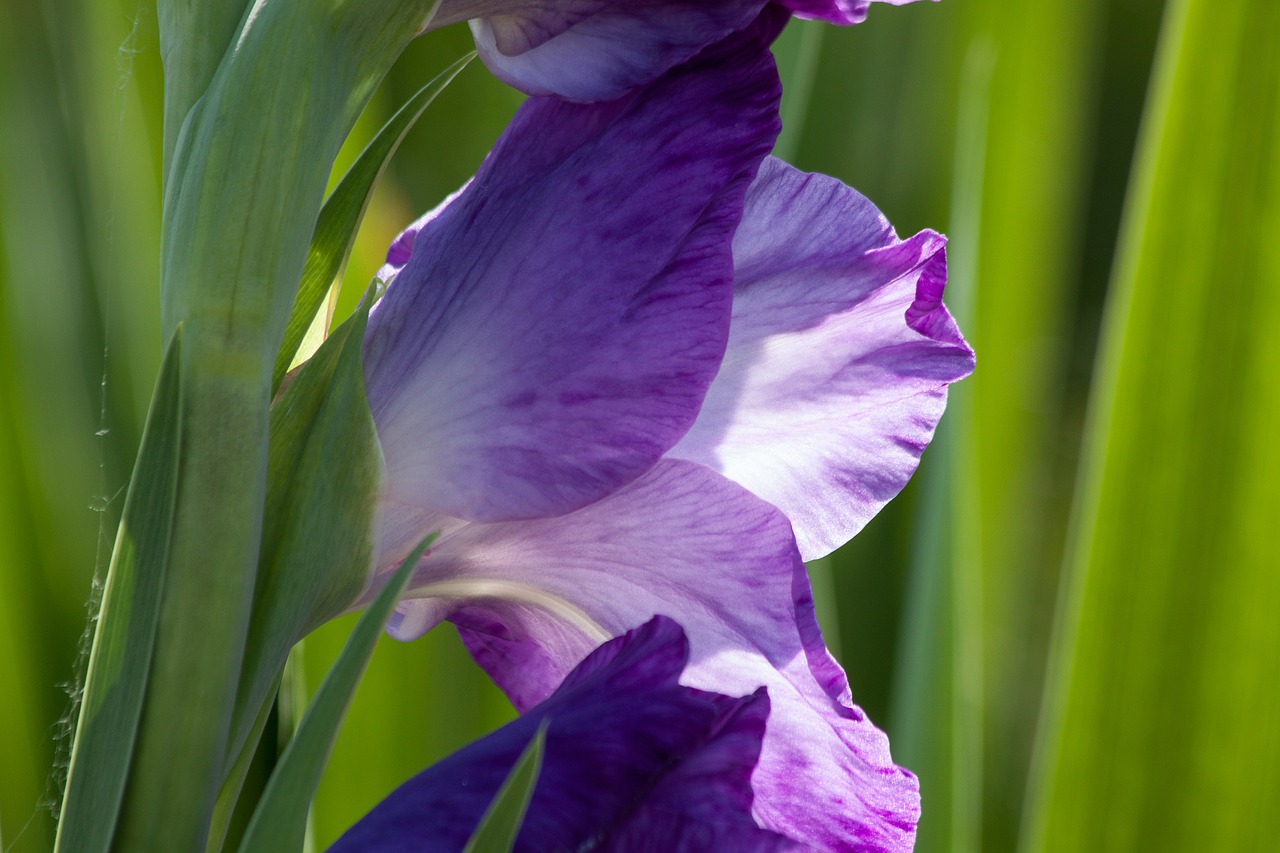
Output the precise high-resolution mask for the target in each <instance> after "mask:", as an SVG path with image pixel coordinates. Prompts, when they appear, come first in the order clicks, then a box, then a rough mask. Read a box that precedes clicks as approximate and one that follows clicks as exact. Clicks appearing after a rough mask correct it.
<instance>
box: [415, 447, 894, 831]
mask: <svg viewBox="0 0 1280 853" xmlns="http://www.w3.org/2000/svg"><path fill="white" fill-rule="evenodd" d="M410 594H411V595H413V596H421V597H422V598H421V599H419V600H413V601H408V602H405V603H404V604H402V605H401V612H400V619H399V621H398V622H397V624H396V625H395V626H394V627H393V633H394V634H395V635H397V636H400V637H402V638H408V637H410V636H414V635H416V634H418V633H421V632H422V631H425V630H426V629H428V628H429V627H431V625H432V624H434V623H435V622H437V621H439V620H440V619H442V618H449V619H451V620H452V621H454V622H455V623H456V624H457V625H458V626H459V628H460V630H461V633H462V636H463V639H464V641H465V642H466V644H467V645H468V647H469V648H470V650H471V652H472V654H473V655H474V656H475V658H476V660H477V661H478V662H479V663H480V665H481V666H482V667H484V669H485V670H486V671H488V672H489V674H490V675H491V676H492V677H493V679H494V680H495V681H496V682H497V683H498V685H499V686H500V687H502V688H503V690H504V691H506V692H507V694H508V696H510V697H511V699H512V701H513V702H514V703H515V704H516V706H517V708H521V709H523V708H529V707H531V706H533V705H534V704H536V703H537V702H539V701H541V700H542V699H544V698H545V697H546V696H547V695H549V694H550V693H551V691H552V690H553V689H554V688H555V686H556V685H557V684H558V683H559V682H560V680H561V679H562V678H563V677H564V676H565V674H566V673H568V672H569V670H570V669H571V668H572V667H573V666H574V665H575V664H576V663H577V662H578V661H580V660H581V659H582V658H583V657H584V656H585V655H586V654H587V653H588V652H589V651H590V650H591V649H592V648H593V647H594V646H595V645H597V644H598V643H599V642H601V641H602V640H603V639H605V638H607V637H611V636H616V635H618V634H621V633H623V632H624V631H626V630H627V629H629V628H630V627H632V626H634V625H636V624H638V623H640V622H642V621H644V620H646V619H648V618H650V617H651V616H653V615H654V614H663V615H666V616H669V617H671V618H673V619H675V620H676V621H677V622H679V623H680V624H681V625H682V626H684V628H685V631H686V632H687V634H688V636H689V642H690V646H691V650H692V657H691V660H690V664H689V667H688V668H687V669H686V671H685V675H684V678H683V679H682V683H684V684H687V685H689V686H691V687H697V688H699V689H702V690H712V691H716V692H723V693H728V694H734V695H736V694H742V693H746V692H750V691H752V690H754V689H756V688H758V687H760V686H764V687H766V688H767V689H768V691H769V697H770V702H771V704H772V708H773V711H772V713H771V714H770V717H769V723H768V730H767V734H766V736H765V741H764V748H763V751H762V754H761V757H760V761H759V764H758V766H757V769H756V771H755V773H754V775H753V776H752V787H753V788H754V789H755V792H756V800H755V807H754V814H755V816H756V818H757V819H758V820H759V821H760V823H761V825H763V826H765V827H766V828H768V829H772V830H774V831H776V832H780V833H782V834H783V835H786V836H788V837H791V838H794V839H797V840H799V841H802V842H804V843H806V844H810V845H813V846H816V847H818V848H821V849H827V850H883V851H902V850H907V849H910V845H911V842H912V839H913V837H914V827H915V822H916V819H917V816H918V813H919V796H918V790H917V785H916V780H915V778H914V777H913V776H912V775H911V774H910V773H908V772H906V771H904V770H902V769H901V768H898V767H896V766H895V765H894V764H893V761H892V759H891V757H890V754H889V748H888V742H887V740H886V739H885V737H884V735H883V734H882V733H881V732H880V731H878V730H877V729H876V728H875V726H873V725H872V724H871V722H870V721H869V720H867V718H866V717H865V715H864V714H863V713H862V712H861V711H860V710H858V709H857V708H856V707H854V706H853V705H852V703H851V696H850V692H849V687H848V684H847V682H846V680H845V678H844V674H843V672H841V670H840V668H839V666H838V665H837V664H836V663H835V662H834V661H833V660H832V659H831V657H830V655H829V654H828V653H827V651H826V648H825V646H824V645H823V642H822V638H821V634H820V632H819V630H818V626H817V622H816V621H815V619H814V614H813V601H812V597H811V595H810V592H809V586H808V579H807V577H806V575H805V569H804V564H803V563H802V562H801V560H800V556H799V554H798V552H797V551H796V546H795V540H794V538H793V537H792V535H791V529H790V526H789V524H788V522H787V519H786V518H785V517H784V516H783V515H782V513H781V512H779V511H778V510H777V509H776V508H775V507H773V506H772V505H770V504H768V503H766V502H765V501H763V500H760V499H759V498H757V497H755V496H754V495H752V494H751V493H750V492H748V491H746V490H745V489H744V488H742V487H741V486H739V485H737V484H735V483H733V482H731V481H730V480H727V479H725V478H724V477H721V476H720V475H718V474H716V473H715V472H713V471H711V470H710V469H709V468H706V467H704V466H702V465H698V464H696V463H692V462H687V461H681V460H663V461H662V462H661V463H659V464H658V465H657V466H656V467H655V468H654V469H653V470H652V471H650V472H649V473H648V474H646V475H645V476H644V477H643V478H641V479H640V480H638V481H636V482H634V483H632V484H631V485H629V486H627V487H625V488H623V489H621V490H619V491H618V492H617V493H615V494H614V495H612V496H610V497H609V498H606V499H605V500H602V501H600V502H598V503H595V504H592V505H591V506H588V507H585V508H584V509H582V510H579V511H578V512H575V513H572V514H570V515H567V516H563V517H560V518H556V519H545V520H536V521H524V522H509V523H504V524H489V525H469V526H467V527H464V528H462V529H460V530H457V531H455V532H454V533H453V534H452V535H450V536H447V537H446V538H443V539H441V540H440V542H439V543H438V545H437V546H435V547H434V548H433V550H432V552H431V554H430V555H429V556H428V557H427V558H426V559H425V560H424V561H423V563H422V564H421V566H420V567H419V570H418V572H417V574H416V576H415V579H414V581H413V590H412V591H411V593H410Z"/></svg>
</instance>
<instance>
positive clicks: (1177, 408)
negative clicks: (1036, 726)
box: [1024, 0, 1280, 851]
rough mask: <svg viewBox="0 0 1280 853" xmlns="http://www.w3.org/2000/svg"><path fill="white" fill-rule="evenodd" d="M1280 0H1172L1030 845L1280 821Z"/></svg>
mask: <svg viewBox="0 0 1280 853" xmlns="http://www.w3.org/2000/svg"><path fill="white" fill-rule="evenodd" d="M1277 33H1280V7H1278V6H1277V5H1276V4H1275V3H1272V2H1270V0H1235V1H1234V2H1229V3H1221V2H1206V0H1183V2H1177V3H1174V4H1173V5H1171V6H1170V7H1169V9H1168V12H1167V20H1166V23H1165V27H1164V31H1163V34H1162V37H1161V38H1162V42H1161V47H1160V55H1159V61H1158V64H1157V66H1156V77H1155V81H1154V84H1153V89H1152V93H1151V98H1150V101H1149V103H1148V107H1147V112H1146V117H1145V120H1144V128H1143V135H1142V143H1141V146H1140V149H1139V158H1138V163H1137V167H1136V170H1135V177H1134V180H1133V183H1132V185H1131V190H1130V198H1129V205H1128V209H1127V211H1126V217H1125V221H1124V231H1123V241H1122V243H1121V250H1120V254H1119V260H1118V263H1117V267H1116V276H1115V280H1114V282H1113V286H1112V291H1111V294H1110V297H1109V302H1108V306H1107V315H1106V322H1105V326H1104V332H1103V341H1102V350H1101V354H1100V361H1099V364H1098V368H1097V374H1096V378H1095V381H1094V389H1093V392H1094V393H1093V398H1092V401H1091V407H1092V409H1091V416H1090V422H1089V427H1088V431H1087V433H1086V453H1085V455H1084V472H1083V479H1082V483H1081V489H1080V493H1079V496H1078V501H1079V502H1078V505H1077V516H1076V523H1075V527H1074V535H1073V538H1072V546H1073V548H1072V554H1071V559H1070V561H1069V563H1068V568H1069V571H1070V576H1069V581H1070V584H1069V587H1068V591H1067V594H1066V597H1065V599H1064V601H1063V611H1062V618H1061V621H1060V624H1059V626H1058V627H1059V631H1058V634H1057V637H1056V640H1057V644H1056V648H1055V655H1054V658H1053V665H1054V669H1053V678H1052V679H1051V681H1050V682H1049V686H1050V690H1049V692H1048V694H1047V702H1046V717H1045V721H1044V728H1043V731H1042V738H1041V741H1040V744H1039V746H1040V752H1039V762H1038V766H1037V773H1036V775H1035V776H1034V777H1033V787H1032V788H1031V794H1032V800H1031V802H1030V806H1031V809H1030V811H1029V818H1030V819H1029V821H1028V831H1027V833H1026V836H1025V838H1024V841H1025V845H1024V846H1025V849H1028V850H1036V851H1039V850H1049V851H1068V850H1071V851H1073V850H1085V849H1094V850H1096V849H1105V850H1136V849H1150V850H1164V851H1183V850H1185V851H1192V850H1205V849H1214V850H1232V851H1252V850H1257V851H1262V850H1270V849H1273V848H1274V846H1275V843H1276V842H1275V840H1276V838H1277V836H1278V835H1280V814H1278V813H1277V811H1276V809H1275V804H1276V803H1277V802H1280V737H1277V736H1276V734H1275V727H1274V725H1273V723H1272V721H1271V716H1272V713H1273V711H1274V709H1275V708H1277V707H1280V680H1278V679H1277V677H1276V674H1277V673H1278V672H1280V619H1277V618H1276V611H1275V603H1276V602H1277V601H1280V573H1277V571H1276V567H1277V566H1280V545H1277V539H1276V535H1275V521H1276V514H1275V513H1276V508H1277V507H1280V445H1278V444H1277V441H1276V436H1277V435H1280V403H1278V402H1277V399H1278V398H1277V395H1276V394H1275V393H1274V390H1273V389H1274V385H1275V377H1276V376H1277V375H1278V374H1280V345H1278V344H1277V338H1276V336H1275V335H1274V334H1273V333H1272V332H1271V330H1272V329H1274V328H1275V325H1276V324H1277V323H1280V287H1278V285H1280V252H1278V251H1277V248H1276V245H1277V244H1276V241H1275V239H1274V235H1275V234H1276V233H1280V232H1278V231H1277V229H1280V158H1278V156H1277V155H1278V154H1280V51H1277V50H1276V38H1275V37H1276V34H1277Z"/></svg>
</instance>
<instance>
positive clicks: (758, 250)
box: [669, 158, 973, 560]
mask: <svg viewBox="0 0 1280 853" xmlns="http://www.w3.org/2000/svg"><path fill="white" fill-rule="evenodd" d="M944 243H945V241H944V240H943V238H942V237H940V236H939V235H937V234H934V233H933V232H930V231H926V232H923V233H921V234H917V235H916V236H915V237H912V238H911V239H909V240H905V241H900V240H898V239H897V237H896V236H895V235H894V233H893V229H892V227H891V226H890V225H889V223H888V222H887V221H886V220H885V218H884V217H883V216H882V215H881V214H880V212H879V211H878V210H876V208H875V207H874V206H873V205H872V204H871V203H870V202H869V201H867V199H866V198H864V197H863V196H862V195H860V194H859V193H857V192H856V191H854V190H852V189H850V188H848V187H846V186H844V185H843V184H841V183H840V182H839V181H836V180H834V179H832V178H828V177H826V176H824V175H806V174H803V173H801V172H798V171H796V170H795V169H793V168H791V167H790V166H787V165H786V164H784V163H782V162H781V161H778V160H775V159H773V158H770V159H769V160H768V161H766V163H765V164H764V165H763V166H762V167H761V170H760V174H759V176H758V178H757V179H756V182H755V183H754V184H753V185H752V187H751V191H750V192H749V193H748V197H747V208H746V212H745V214H744V217H743V221H742V225H741V227H740V228H739V230H738V232H737V236H736V237H735V239H734V266H735V282H734V302H733V321H732V325H731V328H730V333H729V347H728V350H727V351H726V354H725V359H724V363H723V365H722V367H721V370H720V373H719V374H718V375H717V377H716V381H715V382H714V383H713V384H712V386H711V390H710V392H709V393H708V394H707V399H706V401H705V403H704V404H703V407H702V410H701V412H700V413H699V415H698V420H697V422H696V423H695V424H694V426H693V428H692V429H690V430H689V432H688V433H687V434H686V435H685V436H684V438H683V439H682V440H681V441H680V443H679V444H677V445H676V446H675V447H674V448H673V449H672V450H671V452H670V454H669V455H670V456H672V457H675V458H681V459H689V460H692V461H695V462H700V463H702V464H705V465H707V466H709V467H711V468H714V469H715V470H717V471H720V472H721V473H723V474H724V475H725V476H727V477H729V478H730V479H732V480H735V481H736V482H738V483H741V484H742V485H744V486H746V487H747V488H748V489H750V490H751V491H753V492H755V493H756V494H757V495H759V496H760V497H762V498H764V499H765V500H767V501H769V502H771V503H773V504H774V505H775V506H777V507H778V508H780V509H781V510H782V511H783V512H785V513H786V514H787V516H788V517H789V518H790V519H791V523H792V525H793V526H794V528H795V531H796V540H797V542H798V543H799V545H800V552H801V554H802V555H803V556H804V558H805V559H807V560H808V559H814V558H816V557H820V556H823V555H824V554H827V553H829V552H831V551H832V550H834V549H835V548H837V547H838V546H840V545H842V544H844V543H845V542H847V541H848V540H849V539H850V538H852V537H853V535H854V534H855V533H857V531H858V530H860V529H861V528H862V526H863V525H864V524H866V522H867V521H868V520H869V519H870V518H871V517H872V516H873V515H875V514H876V512H878V511H879V510H880V508H881V507H882V506H884V504H885V503H887V502H888V501H889V499H890V498H892V497H893V496H894V495H896V494H897V493H898V492H899V491H900V490H901V489H902V487H903V486H904V485H905V484H906V482H907V480H908V479H909V478H910V476H911V474H912V472H914V471H915V468H916V465H917V464H918V463H919V459H920V454H921V453H922V452H923V451H924V449H925V447H926V446H927V445H928V444H929V441H930V439H931V438H932V436H933V431H934V427H935V426H936V425H937V423H938V419H939V417H941V415H942V411H943V408H944V407H945V405H946V386H947V384H948V383H950V382H955V381H956V380H958V379H961V378H963V377H964V376H967V375H968V374H969V372H970V371H971V370H972V369H973V353H972V351H971V350H970V349H969V347H968V346H967V345H966V344H965V342H964V339H963V338H962V337H961V335H960V332H959V330H958V329H957V328H956V325H955V323H954V321H953V320H952V319H951V316H950V315H949V314H948V313H947V310H946V308H944V307H943V306H942V301H941V299H942V289H943V286H944V285H945V283H946V260H945V255H944V253H943V246H944Z"/></svg>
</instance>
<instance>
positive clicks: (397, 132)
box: [271, 53, 475, 388]
mask: <svg viewBox="0 0 1280 853" xmlns="http://www.w3.org/2000/svg"><path fill="white" fill-rule="evenodd" d="M474 58H475V54H474V53H469V54H467V55H466V56H464V57H463V58H461V59H459V60H458V61H457V62H455V63H453V64H452V65H450V66H449V67H448V68H446V69H445V70H444V71H442V72H440V73H439V74H438V75H436V77H435V79H434V80H432V81H431V82H430V83H428V84H427V85H425V86H423V87H422V88H421V89H419V90H418V91H417V92H416V93H414V95H413V97H412V98H410V99H409V100H408V101H406V102H405V103H404V105H403V106H402V107H400V109H398V110H396V114H395V115H393V116H392V117H391V118H390V120H388V121H387V123H386V124H385V125H383V127H382V129H381V130H380V131H378V135H377V136H375V137H374V139H373V141H372V142H370V143H369V145H368V147H366V148H365V149H364V151H363V152H362V153H361V154H360V157H359V158H358V159H357V160H356V162H355V163H354V164H353V165H352V166H351V168H350V169H348V170H347V173H346V174H345V175H344V176H343V178H342V180H341V182H339V184H338V186H337V187H336V188H335V189H334V191H333V192H332V193H330V194H329V197H328V198H327V199H326V200H325V203H324V207H323V208H321V210H320V217H319V218H318V219H317V220H316V229H315V233H314V234H313V235H312V237H311V248H310V249H309V250H308V251H307V265H306V266H305V267H304V268H303V270H302V281H301V283H300V284H299V285H298V295H297V296H296V297H295V298H294V302H293V308H292V309H291V310H290V312H289V323H288V326H287V327H286V328H285V333H284V343H283V345H281V347H280V354H279V355H278V356H277V357H276V365H275V370H274V371H273V374H272V378H271V387H272V388H279V387H280V382H281V380H283V379H284V375H285V373H286V372H288V370H289V368H290V367H291V366H292V365H293V363H294V362H295V360H296V358H297V356H298V348H299V347H300V346H302V344H303V340H304V338H306V336H307V330H308V329H310V328H312V326H313V324H314V323H315V321H316V314H317V312H319V311H320V308H321V305H322V304H324V302H325V296H326V295H328V294H329V293H330V292H331V291H333V292H334V293H333V295H334V296H335V297H336V295H337V293H336V286H337V285H338V283H339V279H340V278H341V276H342V270H343V268H344V267H345V266H346V263H347V258H348V257H349V256H350V254H351V248H352V246H354V245H355V242H356V233H357V232H358V231H359V228H360V223H361V221H362V220H363V219H364V212H365V210H366V209H367V208H368V206H369V200H370V199H371V198H372V197H373V191H374V188H375V187H377V185H378V181H379V180H380V179H381V178H382V174H383V172H385V171H386V168H387V164H388V163H390V162H391V157H392V155H394V154H395V153H396V149H398V148H399V147H400V143H401V142H402V141H404V137H405V134H407V133H408V132H409V130H410V129H411V128H412V127H413V126H414V124H415V123H417V121H418V119H419V118H420V117H421V116H422V113H423V112H424V111H425V110H426V108H427V107H428V106H429V105H430V104H431V102H432V101H434V100H435V99H436V96H437V95H439V94H440V92H442V91H443V90H444V88H445V87H446V86H448V85H449V84H450V83H452V82H453V78H455V77H457V76H458V72H460V71H461V70H462V69H463V68H466V67H467V64H468V63H470V62H471V60H472V59H474ZM329 309H330V310H329V311H328V312H326V316H325V317H324V318H323V322H322V328H321V330H320V331H321V337H323V334H327V333H328V331H329V322H330V320H331V319H332V318H331V317H330V316H328V314H331V313H332V309H333V304H332V302H331V303H330V306H329ZM306 355H307V356H310V353H306Z"/></svg>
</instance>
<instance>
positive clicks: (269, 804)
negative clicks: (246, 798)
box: [240, 534, 435, 853]
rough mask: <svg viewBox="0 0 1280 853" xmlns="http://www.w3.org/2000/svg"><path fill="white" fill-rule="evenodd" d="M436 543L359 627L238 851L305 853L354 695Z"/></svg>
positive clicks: (408, 565)
mask: <svg viewBox="0 0 1280 853" xmlns="http://www.w3.org/2000/svg"><path fill="white" fill-rule="evenodd" d="M434 540H435V534H432V535H431V536H428V537H427V538H426V539H425V540H423V541H422V543H421V544H420V545H418V547H417V548H415V549H414V550H413V552H412V553H411V554H409V556H408V557H406V558H405V561H404V562H403V563H402V564H401V566H400V568H399V569H398V570H397V571H396V573H395V574H394V575H393V576H392V577H391V578H390V580H389V581H388V582H387V585H386V586H385V587H383V589H382V591H381V592H379V593H378V597H377V598H375V599H374V601H373V604H371V605H369V609H368V610H366V611H365V613H364V615H363V616H361V617H360V621H359V622H358V623H356V627H355V630H354V631H352V632H351V637H350V638H349V639H348V640H347V644H346V646H345V647H344V648H343V650H342V654H341V655H340V656H339V657H338V660H337V662H336V663H335V664H334V666H333V669H331V670H330V671H329V674H328V675H326V676H325V679H324V681H323V682H322V683H321V684H320V689H319V690H317V691H316V695H315V697H314V698H313V699H312V700H311V704H310V705H309V706H308V707H307V711H306V713H305V714H304V715H303V717H302V722H301V724H300V725H299V726H298V731H297V734H295V735H294V738H293V740H291V741H289V746H288V747H286V748H285V751H284V754H283V755H281V756H280V763H279V764H278V765H276V772H275V773H274V774H273V775H272V776H271V781H270V782H268V783H267V789H266V791H265V792H263V795H262V799H261V800H260V801H259V802H258V808H257V810H256V811H255V812H254V814H253V819H252V820H251V821H250V822H249V828H248V829H247V830H246V831H245V836H244V840H243V841H242V842H241V844H240V853H276V851H281V850H298V849H301V847H302V844H303V840H304V839H305V837H306V825H307V810H308V809H309V808H310V806H311V799H312V797H314V796H315V791H316V787H317V786H318V785H319V784H320V776H321V774H322V773H323V772H324V765H325V762H326V761H327V760H328V757H329V752H330V751H331V750H332V749H333V743H334V740H335V739H336V738H337V736H338V727H339V726H340V725H341V724H342V718H343V715H344V714H345V713H346V710H347V705H348V704H349V703H350V701H351V695H352V694H353V693H354V692H355V689H356V684H357V683H358V682H359V680H360V675H361V674H362V673H363V672H364V669H365V667H366V666H367V665H368V663H369V656H370V655H371V654H373V647H374V645H375V644H376V643H377V641H378V635H379V634H380V633H381V631H382V628H383V626H384V625H385V624H386V622H387V617H388V616H390V615H391V611H392V609H393V608H394V607H395V605H396V602H397V601H399V599H400V595H401V594H402V593H403V592H404V588H405V586H406V585H407V584H408V583H409V577H410V576H411V575H412V574H413V569H414V567H415V566H416V565H417V563H418V560H420V559H421V558H422V555H423V554H424V553H426V550H427V548H429V547H430V546H431V543H432V542H433V541H434Z"/></svg>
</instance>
